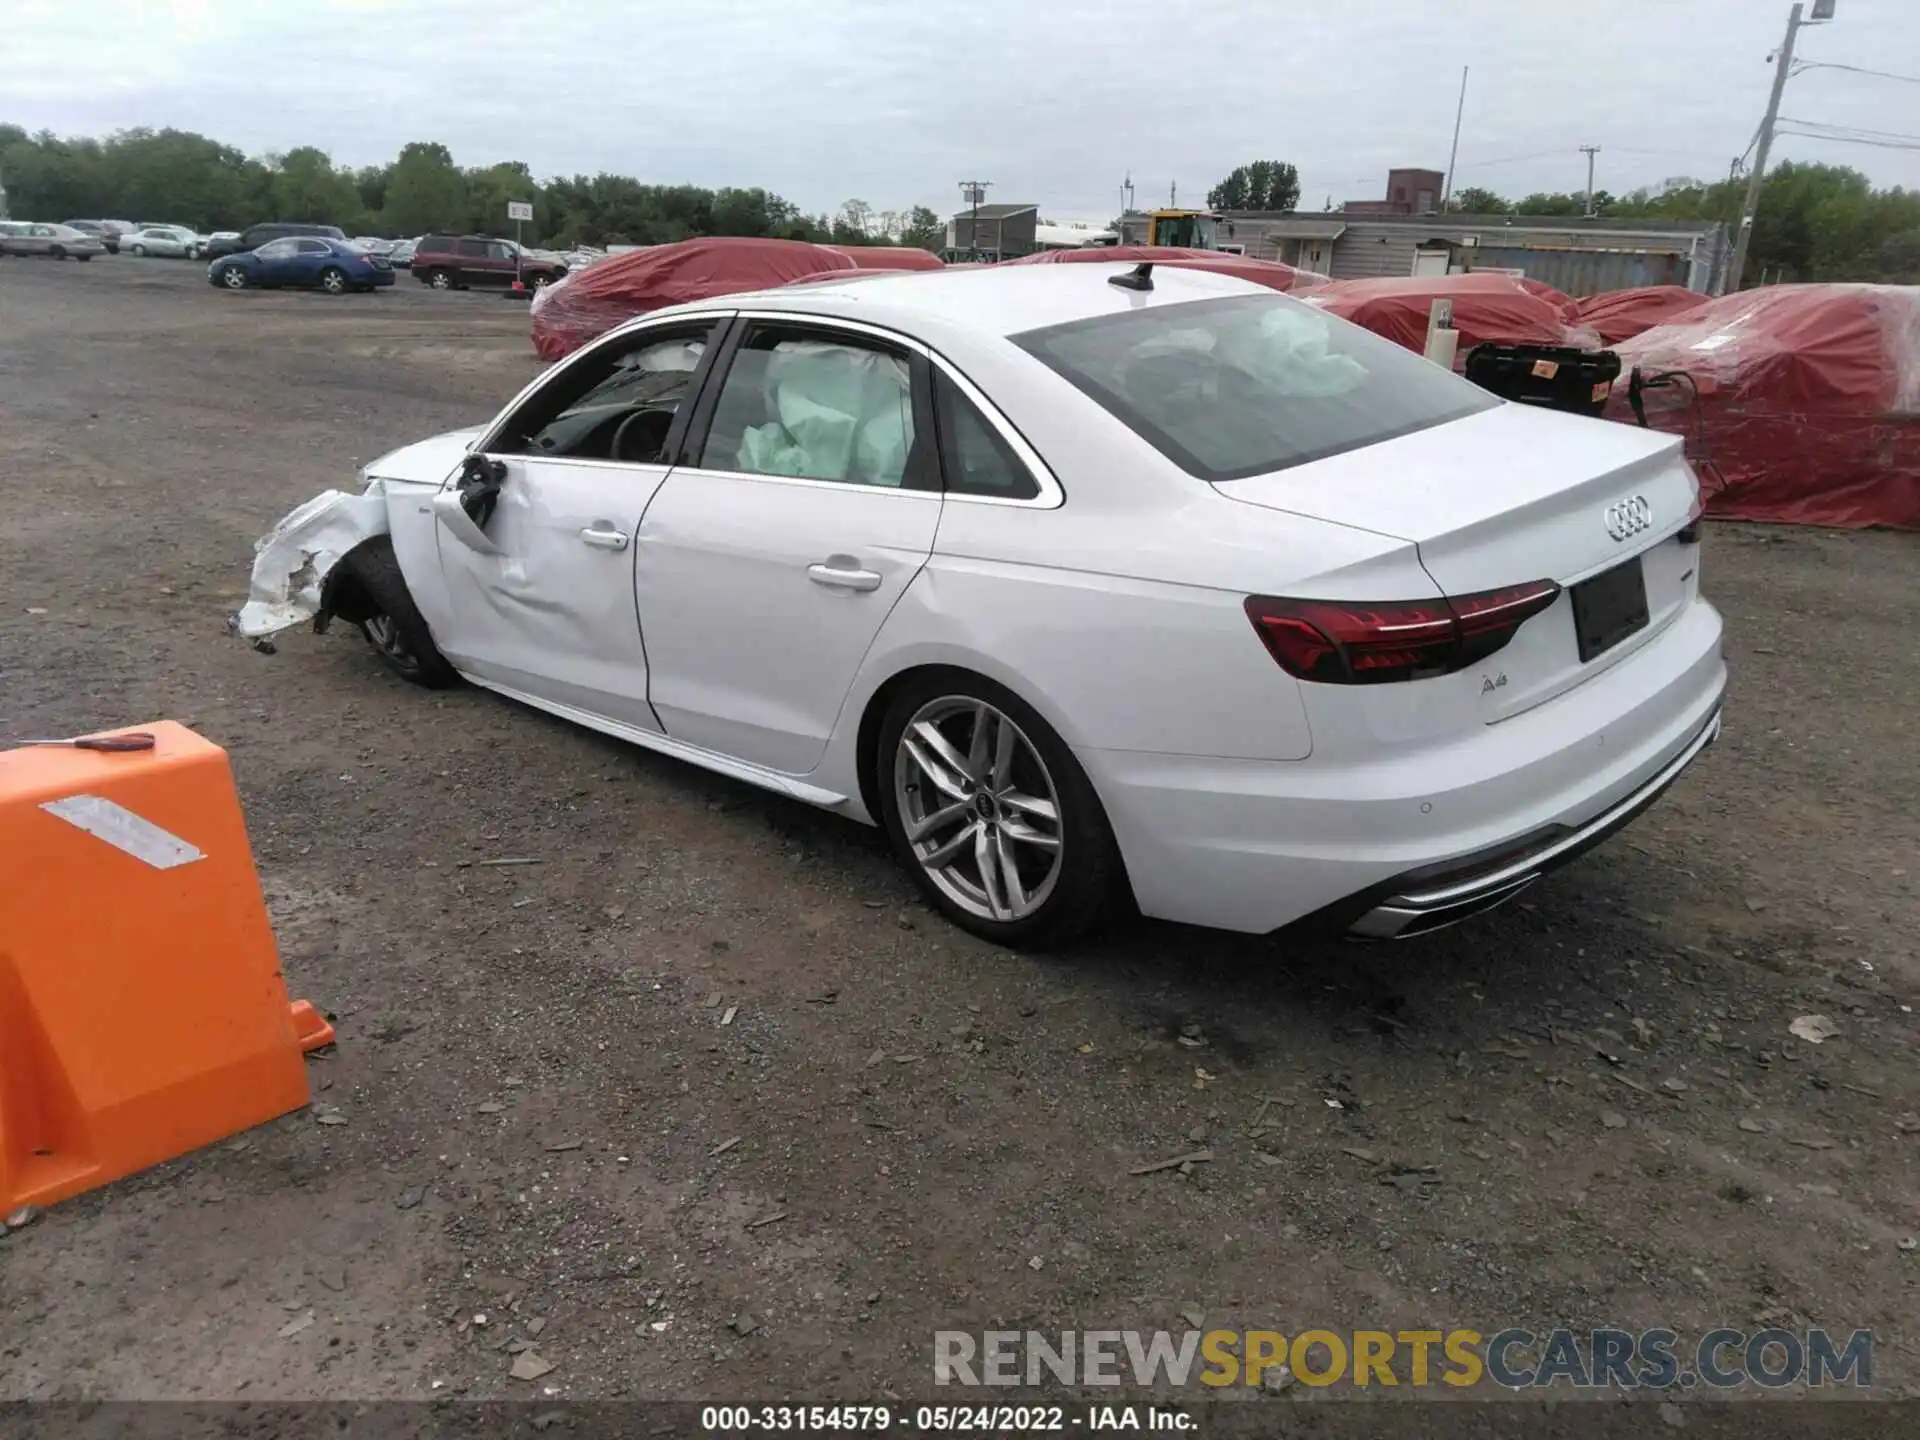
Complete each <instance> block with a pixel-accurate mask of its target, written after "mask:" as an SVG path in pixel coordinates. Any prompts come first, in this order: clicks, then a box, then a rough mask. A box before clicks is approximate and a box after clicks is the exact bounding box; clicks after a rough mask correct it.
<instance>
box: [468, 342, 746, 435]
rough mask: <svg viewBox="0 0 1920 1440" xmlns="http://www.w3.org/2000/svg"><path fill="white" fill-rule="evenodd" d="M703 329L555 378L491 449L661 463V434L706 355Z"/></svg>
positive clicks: (611, 354) (622, 351)
mask: <svg viewBox="0 0 1920 1440" xmlns="http://www.w3.org/2000/svg"><path fill="white" fill-rule="evenodd" d="M711 330H712V326H711V324H710V323H708V324H702V325H700V326H697V327H687V328H684V329H676V330H673V331H671V332H666V333H653V334H649V335H647V336H645V337H635V339H634V342H633V344H632V346H631V348H624V347H615V348H613V349H610V350H607V351H605V352H604V353H603V352H595V353H593V354H591V355H588V356H586V357H584V358H583V359H582V360H581V361H580V362H579V363H578V364H575V365H570V366H568V367H567V368H566V369H565V370H563V371H561V372H560V374H559V375H557V376H556V377H555V379H554V383H553V384H552V385H550V386H548V387H547V388H546V389H544V390H542V391H539V392H537V393H536V394H535V395H534V396H533V397H532V398H531V399H530V400H529V401H528V402H527V404H526V406H525V407H524V408H523V409H522V410H521V411H520V413H519V414H517V415H515V416H514V418H513V420H512V421H511V422H510V423H509V424H508V426H507V429H506V431H505V432H504V433H503V434H502V435H501V436H500V438H499V440H498V441H497V442H496V443H495V444H494V445H493V446H492V447H491V448H492V449H493V450H494V451H495V452H497V453H502V454H525V455H538V456H544V457H547V458H550V459H561V458H565V459H573V460H620V461H626V462H628V463H631V464H636V465H648V464H657V463H660V462H661V461H662V460H663V459H664V452H665V449H666V443H667V434H668V432H669V430H671V428H672V426H673V420H674V417H675V416H676V415H677V414H678V413H679V411H680V407H681V406H682V405H683V404H685V403H686V401H687V399H688V396H689V394H690V393H691V391H692V388H693V381H694V377H695V375H696V374H697V373H698V372H699V368H700V360H701V357H702V356H703V355H704V354H705V353H706V348H707V339H708V336H709V334H710V332H711Z"/></svg>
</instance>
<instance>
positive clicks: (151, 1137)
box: [0, 721, 332, 1213]
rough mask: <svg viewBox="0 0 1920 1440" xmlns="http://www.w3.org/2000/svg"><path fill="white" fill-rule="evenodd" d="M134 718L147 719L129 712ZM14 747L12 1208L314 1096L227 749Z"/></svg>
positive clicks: (321, 1028) (167, 725)
mask: <svg viewBox="0 0 1920 1440" xmlns="http://www.w3.org/2000/svg"><path fill="white" fill-rule="evenodd" d="M111 733H117V734H121V735H125V734H127V733H129V732H111ZM139 733H144V734H148V735H151V736H152V737H153V744H152V746H151V748H149V749H145V750H140V751H128V752H124V753H101V752H97V751H89V750H83V749H75V748H71V747H55V746H43V747H33V748H27V749H17V750H7V751H4V752H0V867H4V868H3V869H0V1213H5V1212H7V1211H10V1210H12V1209H14V1208H15V1207H16V1206H20V1205H48V1204H51V1203H52V1202H54V1201H56V1200H63V1199H65V1198H66V1197H68V1196H70V1195H75V1194H78V1193H79V1192H80V1191H82V1190H89V1189H92V1188H93V1187H94V1186H96V1185H104V1184H106V1183H107V1182H108V1181H110V1180H116V1179H118V1178H119V1177H121V1176H122V1175H127V1174H130V1173H132V1172H133V1171H135V1170H139V1169H142V1168H144V1167H145V1166H148V1165H155V1164H158V1163H159V1162H160V1161H162V1160H170V1159H172V1158H174V1157H175V1156H178V1155H183V1154H185V1153H186V1152H187V1151H189V1150H192V1149H195V1148H197V1147H198V1146H201V1145H205V1144H208V1143H210V1142H212V1141H214V1140H218V1139H220V1138H221V1137H223V1136H226V1135H231V1134H233V1133H234V1132H235V1131H238V1130H244V1129H246V1128H248V1127H249V1126H252V1125H258V1124H260V1123H261V1122H262V1121H265V1120H271V1119H272V1118H274V1117H275V1116H276V1115H284V1114H285V1113H286V1112H287V1111H289V1110H297V1109H299V1108H300V1107H301V1106H303V1105H305V1104H307V1103H308V1099H309V1096H308V1091H307V1077H306V1068H305V1065H304V1064H303V1062H302V1059H301V1055H302V1051H303V1050H308V1049H314V1048H317V1047H318V1046H320V1045H323V1044H325V1043H327V1041H329V1040H330V1039H332V1031H331V1029H330V1028H329V1027H328V1026H327V1024H326V1021H325V1020H324V1019H323V1018H322V1017H321V1016H319V1015H318V1014H316V1013H315V1012H314V1011H313V1009H312V1007H311V1006H309V1005H306V1004H305V1002H302V1003H301V1004H300V1005H297V1006H290V1005H289V1004H288V1003H287V992H286V987H285V984H284V983H283V981H282V980H281V976H280V961H279V956H278V953H277V951H276V950H275V947H274V942H273V931H272V928H271V927H270V925H269V924H268V921H267V910H266V904H265V902H264V901H263V899H262V898H261V894H260V881H259V877H258V876H257V875H256V874H255V872H254V868H253V855H252V852H251V851H250V849H249V848H248V845H247V830H246V822H245V821H244V820H243V819H242V817H241V814H240V798H239V795H238V794H237V793H236V792H235V790H234V784H233V775H232V772H231V771H230V770H229V769H228V767H227V756H226V752H225V751H224V750H222V749H220V747H219V746H217V745H214V744H212V743H210V742H209V741H206V740H203V739H202V738H201V737H200V736H198V735H196V734H194V733H193V731H191V730H189V729H187V728H186V727H185V726H182V725H176V724H174V723H172V722H171V721H163V722H160V723H159V724H155V725H148V726H143V727H141V731H140V732H139Z"/></svg>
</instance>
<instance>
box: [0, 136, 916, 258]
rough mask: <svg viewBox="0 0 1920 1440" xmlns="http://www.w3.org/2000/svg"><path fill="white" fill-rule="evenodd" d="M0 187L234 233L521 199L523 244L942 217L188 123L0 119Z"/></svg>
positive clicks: (63, 204) (401, 217) (41, 208)
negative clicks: (360, 155)
mask: <svg viewBox="0 0 1920 1440" xmlns="http://www.w3.org/2000/svg"><path fill="white" fill-rule="evenodd" d="M0 185H4V186H5V187H6V194H7V207H8V209H9V210H10V211H11V212H12V214H13V215H14V216H15V217H16V218H25V219H32V220H54V221H57V220H68V219H96V218H110V219H116V220H135V221H151V222H154V223H161V224H181V225H191V226H193V227H194V228H196V229H198V230H201V231H210V230H242V229H245V228H246V227H247V226H248V225H252V224H255V223H257V222H259V221H263V220H305V221H312V222H315V223H319V224H328V225H338V226H339V227H340V228H341V229H342V230H344V231H346V232H347V234H349V235H387V236H392V237H395V238H402V237H406V236H413V235H423V234H426V233H427V232H429V231H436V230H438V231H447V230H451V231H456V232H472V233H481V234H509V233H511V232H512V229H513V225H512V222H510V221H509V220H508V219H507V202H508V201H510V200H525V201H531V202H532V203H533V220H532V221H531V222H530V223H529V224H528V225H527V226H526V227H525V232H524V233H525V239H526V241H527V243H528V244H530V245H550V246H554V247H557V248H561V249H566V248H571V247H572V246H575V245H608V244H631V245H657V244H662V243H665V242H667V241H672V240H685V239H689V238H691V237H693V236H696V235H762V236H771V237H774V238H778V239H787V240H812V241H820V242H826V243H830V244H836V245H869V244H901V245H917V246H921V247H923V248H925V249H930V250H938V249H940V247H941V245H942V244H943V243H944V239H945V223H944V222H943V221H942V220H941V218H940V217H939V216H938V215H936V214H935V213H934V212H933V211H932V210H929V209H928V208H927V207H926V206H924V205H916V206H915V207H913V209H912V210H910V211H905V212H899V211H877V210H875V209H874V208H873V207H872V206H870V205H868V204H867V203H866V202H865V201H863V200H849V201H847V202H846V203H845V204H843V205H842V206H841V207H840V209H839V211H838V212H837V213H835V214H833V215H824V214H822V215H809V214H807V213H806V212H805V211H803V210H802V209H801V208H800V207H799V206H798V205H795V204H793V203H792V202H791V201H789V200H786V199H783V198H782V197H781V196H779V195H776V194H774V193H772V192H771V191H768V190H764V189H760V188H757V187H756V188H753V189H735V188H722V189H718V190H710V189H707V188H705V187H703V186H699V185H650V184H644V183H642V182H641V181H639V180H636V179H634V178H633V177H631V176H628V175H610V174H605V173H602V174H599V175H574V176H568V177H556V178H554V179H551V180H545V181H541V180H537V179H535V178H534V175H533V172H532V171H531V170H529V169H528V168H527V166H526V165H524V164H522V163H520V162H519V161H502V162H500V163H498V164H494V165H486V166H479V167H462V166H458V165H455V164H454V162H453V156H452V154H451V153H450V152H449V151H448V149H447V147H446V146H445V145H442V144H440V143H438V142H437V141H415V142H413V143H412V144H409V145H406V146H403V147H402V148H401V150H400V153H399V154H398V155H397V156H396V157H395V158H394V159H393V160H392V161H391V162H389V163H388V164H385V165H367V166H362V167H361V168H359V169H357V170H356V169H348V168H346V167H343V166H336V165H335V164H334V163H333V160H332V158H331V157H330V156H329V155H328V154H327V153H326V152H325V151H324V150H320V149H317V148H316V147H314V146H311V145H302V146H300V147H298V148H297V149H293V150H289V151H287V152H286V153H285V154H280V155H267V156H264V157H258V158H256V157H254V156H250V155H247V154H245V153H244V152H242V151H240V150H238V149H236V148H234V147H233V146H231V145H224V144H222V143H220V142H219V141H217V140H214V139H211V138H209V137H208V136H205V135H199V134H195V133H194V132H192V131H188V130H148V129H137V130H124V131H121V132H119V133H117V134H114V135H110V136H108V137H106V138H105V139H96V138H92V137H75V138H68V137H62V136H57V135H54V134H52V133H50V132H48V131H44V130H43V131H41V132H39V133H38V134H33V135H30V134H28V133H27V132H26V131H25V130H23V129H22V128H21V127H19V126H18V125H5V124H0Z"/></svg>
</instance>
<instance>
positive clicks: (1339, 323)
mask: <svg viewBox="0 0 1920 1440" xmlns="http://www.w3.org/2000/svg"><path fill="white" fill-rule="evenodd" d="M1013 341H1014V343H1015V344H1017V345H1019V346H1021V347H1022V348H1023V349H1025V350H1026V351H1028V352H1029V353H1030V354H1032V355H1033V356H1034V357H1035V358H1037V359H1038V360H1040V361H1041V362H1042V363H1044V364H1045V365H1047V366H1048V367H1049V368H1050V369H1052V370H1054V371H1057V372H1058V373H1059V374H1060V375H1062V376H1063V377H1065V378H1066V379H1067V380H1070V381H1072V382H1073V384H1075V385H1077V386H1079V388H1080V389H1082V390H1083V391H1085V392H1086V393H1087V394H1088V395H1089V396H1091V397H1092V398H1093V399H1095V400H1097V401H1098V402H1099V403H1100V404H1101V405H1102V406H1104V407H1105V408H1106V409H1107V410H1108V411H1110V412H1111V413H1112V414H1113V416H1114V417H1115V418H1116V419H1118V420H1119V421H1121V423H1123V424H1125V425H1126V426H1127V427H1128V428H1129V429H1131V430H1133V431H1134V432H1135V433H1136V434H1138V435H1139V436H1140V437H1141V438H1142V439H1144V440H1146V441H1147V442H1148V443H1150V444H1151V445H1153V446H1154V448H1156V449H1157V450H1159V451H1160V452H1161V453H1162V454H1164V455H1165V456H1166V457H1167V458H1168V459H1170V460H1172V461H1173V462H1174V463H1175V464H1177V465H1179V466H1180V467H1181V468H1182V469H1184V470H1186V471H1188V472H1189V473H1190V474H1193V475H1197V476H1199V477H1200V478H1202V479H1204V480H1236V479H1239V478H1240V477H1242V476H1245V475H1259V474H1263V473H1265V472H1267V471H1270V470H1284V469H1286V468H1287V467H1288V466H1291V465H1301V464H1305V463H1306V462H1307V461H1309V460H1319V459H1323V458H1325V457H1326V456H1328V455H1338V454H1340V453H1341V452H1342V451H1346V450H1357V449H1359V448H1360V447H1362V446H1365V445H1374V444H1378V443H1379V442H1380V441H1382V440H1391V439H1393V438H1394V437H1395V436H1399V435H1408V434H1411V433H1412V432H1414V431H1415V430H1425V429H1428V428H1430V427H1432V426H1435V425H1444V424H1446V423H1447V422H1448V421H1450V420H1458V419H1460V418H1461V417H1463V416H1466V415H1472V414H1475V413H1477V412H1479V411H1482V410H1489V409H1491V408H1493V407H1494V406H1495V405H1498V404H1499V403H1500V402H1499V400H1497V399H1496V398H1495V397H1494V396H1492V395H1489V394H1488V393H1487V392H1486V391H1484V390H1482V389H1480V388H1479V387H1478V386H1475V385H1471V384H1469V383H1467V382H1466V381H1465V380H1462V379H1460V378H1458V377H1457V376H1455V375H1453V374H1451V373H1450V372H1448V371H1446V370H1443V369H1441V368H1440V367H1439V366H1438V365H1434V364H1432V363H1431V362H1429V361H1427V360H1426V359H1424V358H1422V357H1421V356H1419V355H1415V354H1414V353H1413V352H1411V351H1409V350H1403V349H1402V348H1401V347H1400V346H1398V345H1395V344H1394V343H1393V342H1392V341H1390V340H1383V339H1381V338H1380V337H1379V336H1377V335H1372V334H1369V333H1368V332H1367V331H1365V330H1362V329H1361V328H1360V327H1359V326H1357V325H1349V324H1347V323H1346V322H1345V321H1343V320H1339V319H1336V318H1334V317H1333V316H1331V315H1327V314H1324V313H1322V312H1321V311H1318V310H1315V309H1313V308H1312V307H1311V306H1308V305H1303V304H1301V303H1300V302H1299V301H1297V300H1290V299H1288V298H1287V297H1286V296H1284V295H1246V296H1235V297H1233V298H1231V299H1225V300H1203V301H1199V302H1197V303H1194V304H1191V305H1165V306H1154V307H1152V308H1150V309H1144V310H1135V311H1132V312H1129V313H1127V314H1123V315H1103V316H1100V317H1099V318H1097V319H1093V320H1077V321H1074V322H1072V323H1071V324H1067V325H1055V326H1051V327H1049V328H1047V329H1044V330H1029V331H1027V332H1026V333H1025V334H1021V335H1015V336H1014V337H1013Z"/></svg>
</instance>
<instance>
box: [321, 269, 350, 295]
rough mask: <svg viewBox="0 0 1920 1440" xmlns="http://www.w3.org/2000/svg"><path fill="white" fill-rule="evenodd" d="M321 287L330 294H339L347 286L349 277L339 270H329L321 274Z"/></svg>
mask: <svg viewBox="0 0 1920 1440" xmlns="http://www.w3.org/2000/svg"><path fill="white" fill-rule="evenodd" d="M320 288H321V289H322V290H324V291H326V292H327V293H328V294H329V295H338V294H339V293H340V292H341V291H343V290H345V289H346V288H347V277H346V276H344V275H342V274H341V273H340V272H339V271H338V270H328V271H325V272H324V273H322V275H321V276H320Z"/></svg>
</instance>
